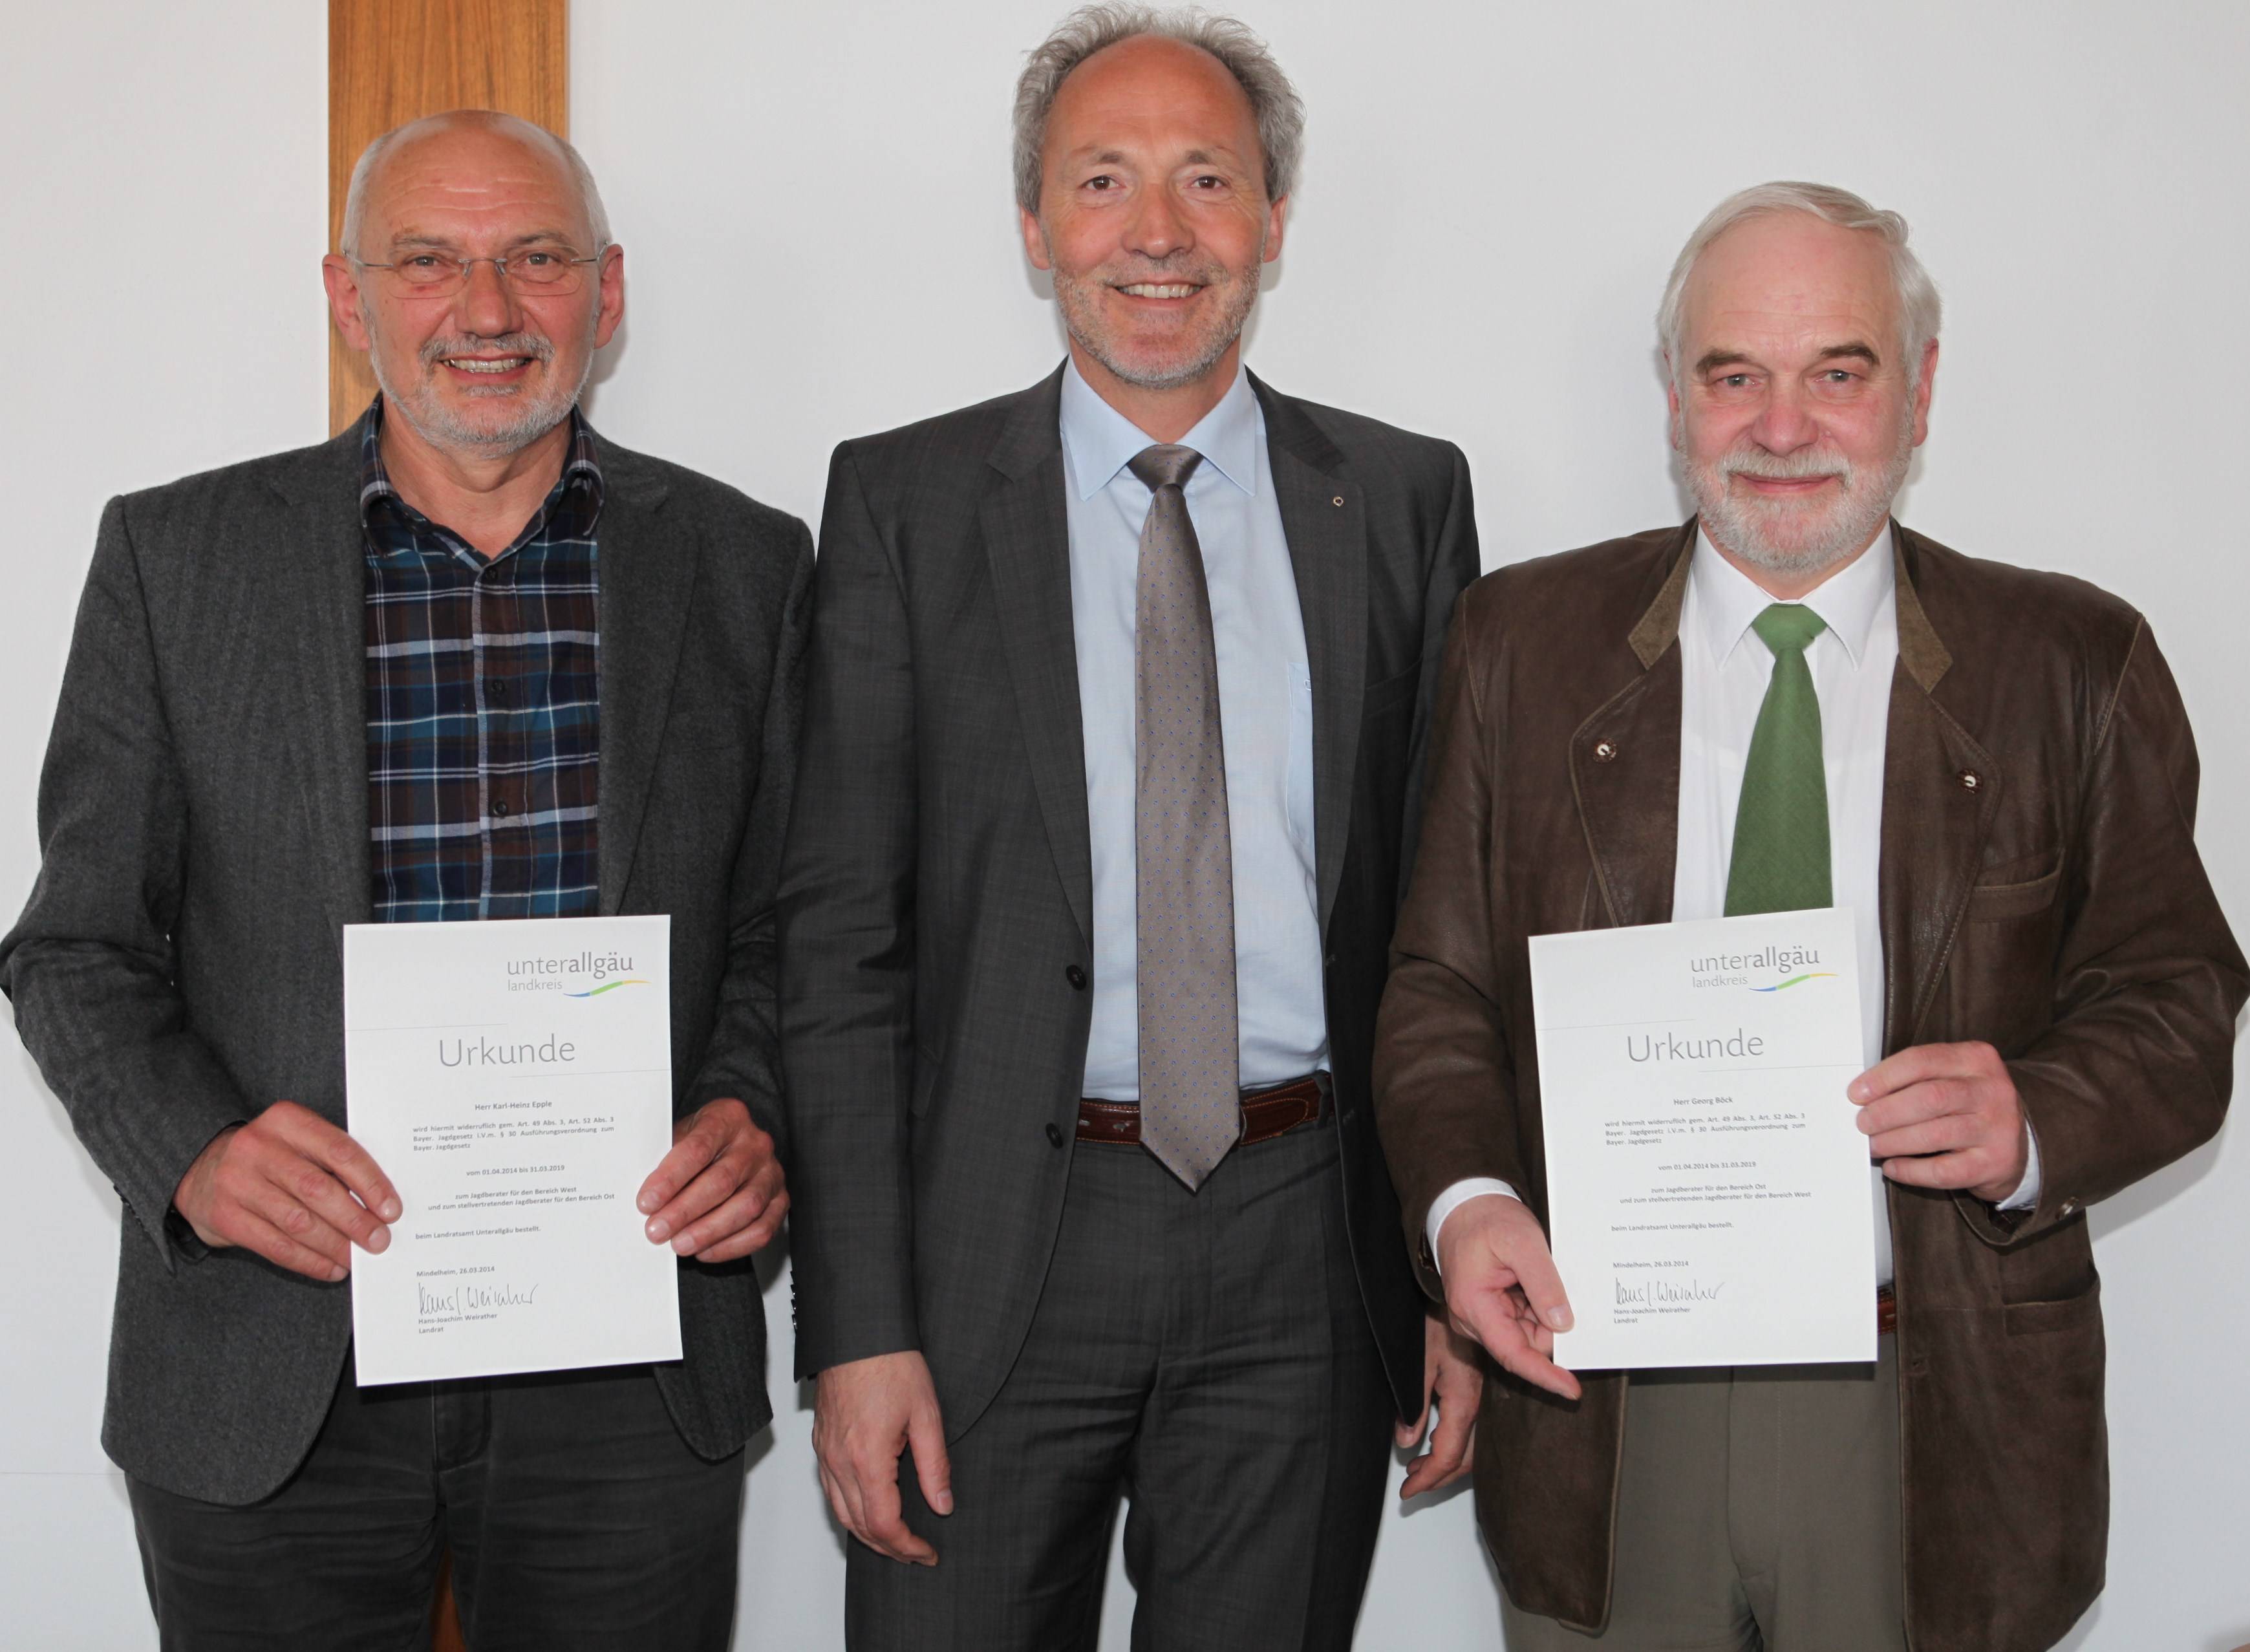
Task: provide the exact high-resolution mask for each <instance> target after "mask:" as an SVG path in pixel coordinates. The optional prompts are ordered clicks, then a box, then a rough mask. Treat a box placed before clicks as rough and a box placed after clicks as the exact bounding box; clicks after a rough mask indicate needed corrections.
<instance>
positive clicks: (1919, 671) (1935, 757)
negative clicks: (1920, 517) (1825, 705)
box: [1876, 524, 2001, 1054]
mask: <svg viewBox="0 0 2250 1652" xmlns="http://www.w3.org/2000/svg"><path fill="white" fill-rule="evenodd" d="M1893 536H1894V542H1895V545H1896V548H1897V549H1896V551H1895V555H1896V557H1897V560H1898V598H1897V601H1898V628H1899V661H1898V667H1897V669H1896V670H1895V672H1894V673H1893V674H1892V677H1891V704H1890V725H1889V732H1888V736H1886V739H1885V742H1884V748H1883V820H1882V850H1881V854H1882V861H1881V871H1880V873H1879V874H1878V879H1877V889H1878V893H1877V896H1876V902H1877V905H1878V906H1879V907H1880V908H1881V918H1880V922H1881V927H1882V936H1883V977H1884V981H1883V1049H1884V1051H1885V1053H1886V1054H1888V1053H1889V1052H1891V1051H1895V1050H1899V1049H1903V1048H1904V1047H1907V1046H1908V1045H1909V1044H1912V1043H1914V1042H1915V1041H1916V1040H1918V1039H1919V1038H1920V1036H1921V1030H1922V1018H1923V1017H1924V1016H1925V1015H1926V1014H1927V1013H1929V1003H1930V999H1931V998H1932V997H1933V996H1934V995H1935V994H1936V990H1937V980H1938V977H1939V975H1940V974H1941V973H1942V972H1943V970H1944V967H1945V961H1946V958H1947V957H1948V956H1949V955H1950V953H1951V951H1952V949H1953V939H1954V936H1955V934H1956V933H1957V931H1958V930H1959V929H1960V926H1961V919H1962V915H1963V913H1964V911H1965V910H1966V909H1967V908H1968V904H1969V893H1970V889H1972V888H1974V887H1975V885H1976V881H1977V867H1978V865H1979V864H1980V863H1981V862H1982V861H1983V859H1984V840H1985V838H1986V836H1987V835H1988V834H1989V833H1990V832H1991V826H1992V820H1993V817H1994V814H1995V812H1997V810H1998V805H1999V798H2000V786H2001V775H2000V772H1999V768H1998V764H1995V763H1994V761H1993V759H1992V756H1991V753H1990V752H1989V751H1987V750H1985V749H1984V746H1982V745H1981V744H1979V743H1977V739H1976V737H1975V736H1972V735H1970V732H1969V731H1968V730H1967V729H1964V728H1963V727H1962V726H1961V725H1960V724H1959V723H1958V722H1956V721H1955V720H1954V719H1953V717H1952V715H1950V713H1948V712H1947V711H1946V709H1945V708H1944V707H1943V706H1942V705H1940V704H1939V703H1938V702H1937V698H1936V688H1937V685H1938V682H1939V681H1940V680H1941V679H1943V677H1944V675H1945V674H1946V673H1947V671H1948V670H1949V669H1950V667H1951V665H1952V655H1951V654H1950V653H1949V652H1948V651H1947V649H1946V646H1945V644H1944V642H1943V639H1941V638H1940V637H1939V636H1938V634H1937V632H1936V628H1935V627H1933V626H1931V624H1930V623H1929V616H1928V615H1927V614H1926V613H1925V612H1923V610H1922V598H1921V596H1920V594H1919V593H1918V592H1917V591H1916V590H1915V584H1914V579H1913V573H1914V567H1915V551H1916V549H1917V547H1916V544H1915V540H1914V537H1913V536H1911V535H1910V534H1908V533H1907V532H1906V530H1905V529H1901V528H1898V527H1897V526H1896V525H1895V524H1894V525H1893Z"/></svg>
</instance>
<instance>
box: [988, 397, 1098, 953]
mask: <svg viewBox="0 0 2250 1652" xmlns="http://www.w3.org/2000/svg"><path fill="white" fill-rule="evenodd" d="M1061 421H1062V373H1061V370H1059V369H1058V370H1056V371H1055V372H1054V373H1053V375H1052V376H1051V377H1048V378H1047V379H1046V381H1045V382H1043V383H1041V384H1039V385H1037V386H1035V387H1034V388H1032V390H1029V391H1025V393H1024V394H1023V395H1021V396H1019V397H1017V398H1016V405H1015V408H1014V409H1013V411H1011V413H1010V415H1009V417H1008V419H1007V422H1006V424H1005V425H1004V427H1003V428H1002V430H1001V432H1000V437H999V439H998V440H997V442H995V443H994V445H993V448H992V452H991V453H990V455H989V458H990V463H991V466H992V468H993V470H994V471H995V472H996V473H997V474H995V475H993V476H992V477H991V478H990V486H989V487H987V488H986V490H985V493H984V500H983V502H982V504H981V506H980V508H979V512H978V516H979V522H980V525H981V526H982V529H983V531H984V555H985V559H986V563H987V566H988V569H989V571H990V576H991V581H992V601H993V605H994V607H995V608H996V609H997V611H998V613H999V618H1000V637H1001V643H1002V646H1003V648H1004V651H1005V653H1006V658H1007V661H1008V675H1009V679H1010V681H1011V684H1012V685H1013V688H1014V690H1015V698H1016V714H1017V716H1018V719H1019V721H1020V722H1021V723H1022V726H1023V730H1024V743H1025V748H1026V752H1027V756H1028V757H1029V759H1030V763H1031V771H1032V789H1033V791H1035V792H1036V793H1037V794H1038V797H1039V812H1040V814H1041V815H1042V816H1043V817H1044V819H1045V820H1046V829H1047V842H1048V846H1049V847H1050V848H1051V849H1052V850H1053V854H1054V861H1055V871H1056V873H1057V874H1059V876H1060V878H1061V880H1062V887H1063V893H1064V895H1065V896H1066V899H1067V900H1068V901H1069V902H1070V910H1071V916H1073V917H1074V918H1076V919H1077V920H1078V927H1079V932H1080V934H1081V935H1083V936H1085V937H1087V941H1088V943H1089V944H1090V943H1091V942H1092V940H1093V937H1094V854H1093V847H1092V842H1091V837H1090V833H1089V830H1088V827H1087V819H1086V731H1085V724H1084V721H1083V719H1082V717H1081V715H1080V708H1079V697H1078V636H1077V632H1076V631H1075V630H1074V629H1073V623H1072V619H1071V604H1070V514H1069V508H1068V507H1067V505H1066V503H1065V501H1064V498H1063V473H1062V423H1061Z"/></svg>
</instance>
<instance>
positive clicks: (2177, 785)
mask: <svg viewBox="0 0 2250 1652" xmlns="http://www.w3.org/2000/svg"><path fill="white" fill-rule="evenodd" d="M2093 742H2094V751H2093V757H2092V760H2091V762H2090V763H2089V764H2088V769H2087V778H2086V785H2085V790H2084V794H2083V796H2082V797H2081V799H2080V802H2079V815H2080V826H2079V831H2078V833H2077V841H2076V847H2075V849H2074V856H2075V861H2076V866H2075V869H2074V870H2071V869H2068V868H2067V869H2066V871H2065V878H2066V884H2067V889H2066V895H2067V898H2068V899H2069V901H2070V902H2071V909H2070V910H2069V911H2068V912H2067V916H2066V918H2065V924H2064V929H2063V933H2062V940H2061V950H2060V959H2059V961H2058V964H2057V968H2056V971H2055V1019H2054V1024H2053V1026H2052V1027H2051V1028H2050V1029H2049V1030H2048V1031H2047V1032H2046V1033H2045V1034H2044V1035H2043V1036H2041V1037H2040V1038H2039V1039H2038V1040H2036V1041H2035V1042H2033V1044H2032V1045H2031V1046H2030V1047H2029V1048H2027V1049H2025V1050H2024V1051H2022V1052H2021V1053H2020V1054H2018V1055H2017V1056H2016V1057H2015V1058H2014V1059H2013V1060H2012V1061H2009V1063H2008V1070H2009V1073H2010V1074H2011V1075H2012V1077H2013V1078H2014V1080H2015V1082H2016V1089H2017V1092H2018V1094H2019V1096H2020V1097H2021V1098H2022V1102H2023V1108H2024V1112H2025V1114H2026V1116H2027V1117H2028V1118H2029V1119H2030V1121H2031V1126H2032V1129H2033V1131H2034V1133H2035V1134H2036V1135H2037V1137H2038V1138H2039V1164H2040V1171H2041V1185H2040V1190H2039V1203H2038V1204H2037V1206H2034V1207H2033V1209H2032V1210H2030V1211H2028V1212H2024V1213H2019V1214H2017V1215H2014V1216H2010V1215H2006V1214H2001V1213H1996V1212H1994V1211H1993V1210H1992V1209H1991V1206H1987V1205H1985V1204H1984V1203H1983V1202H1982V1201H1981V1200H1978V1199H1976V1198H1974V1197H1972V1196H1970V1195H1969V1194H1966V1193H1963V1194H1959V1195H1957V1196H1956V1199H1955V1206H1956V1208H1957V1209H1958V1210H1959V1211H1960V1212H1961V1213H1962V1215H1963V1217H1964V1219H1965V1220H1967V1221H1968V1223H1969V1225H1970V1227H1972V1228H1974V1229H1975V1230H1976V1231H1977V1234H1979V1235H1980V1236H1981V1237H1982V1238H1984V1240H1985V1241H1987V1242H1989V1243H1991V1244H1994V1245H2000V1246H2006V1245H2013V1244H2020V1243H2021V1242H2023V1241H2025V1240H2026V1239H2029V1238H2031V1237H2033V1235H2035V1234H2039V1233H2042V1232H2044V1231H2046V1229H2047V1228H2049V1227H2053V1226H2054V1225H2055V1224H2056V1223H2057V1222H2060V1221H2065V1220H2069V1219H2070V1218H2071V1217H2073V1216H2074V1215H2076V1214H2077V1213H2079V1212H2081V1211H2082V1210H2083V1209H2085V1208H2086V1206H2088V1205H2091V1204H2093V1203H2094V1202H2095V1200H2096V1199H2107V1198H2108V1197H2109V1195H2110V1194H2112V1193H2114V1192H2118V1191H2119V1190H2120V1189H2122V1188H2123V1187H2126V1186H2128V1185H2130V1184H2132V1183H2133V1182H2136V1181H2137V1180H2139V1179H2141V1178H2142V1177H2143V1176H2146V1175H2148V1174H2150V1172H2153V1171H2156V1170H2157V1169H2160V1168H2161V1167H2163V1166H2164V1165H2168V1164H2170V1163H2171V1161H2172V1160H2174V1159H2176V1158H2179V1157H2180V1155H2182V1154H2183V1153H2185V1152H2187V1151H2190V1150H2191V1149H2192V1148H2194V1147H2196V1146H2198V1144H2201V1143H2203V1142H2205V1141H2207V1140H2209V1139H2210V1138H2211V1137H2212V1136H2213V1135H2215V1134H2216V1133H2217V1132H2218V1130H2219V1123H2220V1122H2221V1121H2222V1120H2223V1119H2224V1118H2225V1116H2226V1102H2227V1096H2228V1094H2229V1092H2230V1091H2231V1090H2232V1089H2233V1072H2234V1018H2235V1015H2236V1013H2238V1012H2239V1011H2240V1009H2241V1007H2242V1003H2243V999H2244V996H2245V994H2246V992H2250V973H2246V970H2245V966H2244V963H2243V957H2242V953H2241V951H2240V948H2239V947H2238V946H2237V945H2236V944H2235V940H2234V937H2233V933H2232V932H2231V931H2230V930H2228V928H2227V925H2226V916H2225V915H2224V914H2223V913H2221V911H2220V910H2219V901H2218V897H2217V896H2216V895H2213V894H2212V888H2211V882H2210V880H2209V878H2207V877H2206V876H2205V873H2204V869H2203V861H2202V859H2201V857H2200V856H2199V855H2198V854H2197V853H2196V847H2195V803H2196V785H2197V772H2198V771H2197V764H2196V755H2195V738H2194V736H2193V734H2192V733H2191V730H2190V729H2189V727H2188V721H2187V712H2186V708H2184V706H2183V705H2182V704H2181V703H2180V697H2179V690H2178V687H2177V686H2176V685H2175V684H2174V683H2173V681H2172V675H2171V670H2170V668H2169V667H2167V666H2166V665H2165V664H2164V656H2163V655H2162V654H2161V653H2158V652H2157V645H2156V641H2155V639H2153V638H2152V637H2151V636H2150V634H2149V632H2148V630H2147V627H2146V626H2145V624H2143V625H2142V626H2140V627H2139V628H2138V629H2136V632H2135V635H2134V638H2133V642H2132V646H2131V647H2130V649H2129V652H2128V653H2127V654H2126V656H2125V664H2124V666H2123V668H2122V671H2121V673H2120V674H2119V676H2118V679H2117V681H2116V684H2115V688H2114V689H2113V690H2112V691H2111V693H2110V695H2109V702H2108V704H2107V706H2106V707H2105V708H2103V711H2102V715H2101V718H2100V721H2099V722H2097V724H2096V725H2095V731H2094V736H2093Z"/></svg>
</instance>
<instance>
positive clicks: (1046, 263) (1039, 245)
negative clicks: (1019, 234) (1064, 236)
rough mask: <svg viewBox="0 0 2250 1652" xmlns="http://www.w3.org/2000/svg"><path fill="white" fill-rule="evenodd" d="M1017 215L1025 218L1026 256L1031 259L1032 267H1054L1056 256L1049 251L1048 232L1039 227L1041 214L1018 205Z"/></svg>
mask: <svg viewBox="0 0 2250 1652" xmlns="http://www.w3.org/2000/svg"><path fill="white" fill-rule="evenodd" d="M1016 216H1017V217H1018V218H1021V219H1022V220H1023V227H1024V256H1025V257H1026V258H1028V259H1031V261H1032V268H1033V269H1035V270H1051V269H1053V268H1054V256H1053V254H1052V253H1050V252H1048V251H1047V232H1046V231H1045V230H1043V229H1041V228H1040V227H1039V214H1038V213H1036V212H1026V211H1024V209H1023V208H1021V207H1018V208H1017V209H1016Z"/></svg>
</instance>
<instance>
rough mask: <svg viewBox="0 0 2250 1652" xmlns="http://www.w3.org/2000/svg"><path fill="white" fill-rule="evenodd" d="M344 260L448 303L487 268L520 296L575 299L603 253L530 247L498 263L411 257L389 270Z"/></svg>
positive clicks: (508, 254)
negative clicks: (585, 272)
mask: <svg viewBox="0 0 2250 1652" xmlns="http://www.w3.org/2000/svg"><path fill="white" fill-rule="evenodd" d="M344 256H345V257H346V258H349V259H351V261H352V262H353V263H355V264H356V265H358V266H360V268H362V269H363V270H389V271H390V273H392V274H393V275H395V276H397V278H398V279H399V280H401V281H403V282H404V283H405V284H406V285H407V286H408V287H412V288H413V289H414V291H415V293H416V294H417V295H418V296H423V297H428V298H444V297H445V296H446V295H447V294H453V293H458V292H459V291H460V290H461V289H462V288H463V287H466V286H467V285H468V284H469V272H470V271H471V270H472V269H473V268H475V267H476V266H478V265H480V264H489V265H491V266H493V273H494V274H496V275H498V276H499V277H500V281H501V283H502V284H503V285H504V286H506V287H507V288H508V289H509V290H510V291H512V292H517V293H540V294H560V293H575V292H576V291H577V290H578V288H579V287H582V286H583V285H584V282H585V278H584V277H583V276H582V275H580V274H579V273H578V272H579V270H580V269H581V268H582V267H583V266H585V265H588V264H598V263H600V262H601V261H602V255H601V254H600V253H599V252H597V253H595V254H594V256H593V257H591V258H573V257H571V256H570V250H569V248H568V247H556V246H529V247H525V248H523V249H522V250H521V252H503V253H501V254H500V256H499V257H497V258H459V257H456V256H455V255H454V254H452V253H451V252H411V253H409V254H407V255H406V256H405V257H404V258H401V259H396V260H395V261H393V262H391V263H389V264H370V263H369V262H368V261H367V260H366V259H362V258H354V257H353V256H352V254H350V253H349V252H347V253H345V254H344Z"/></svg>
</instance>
